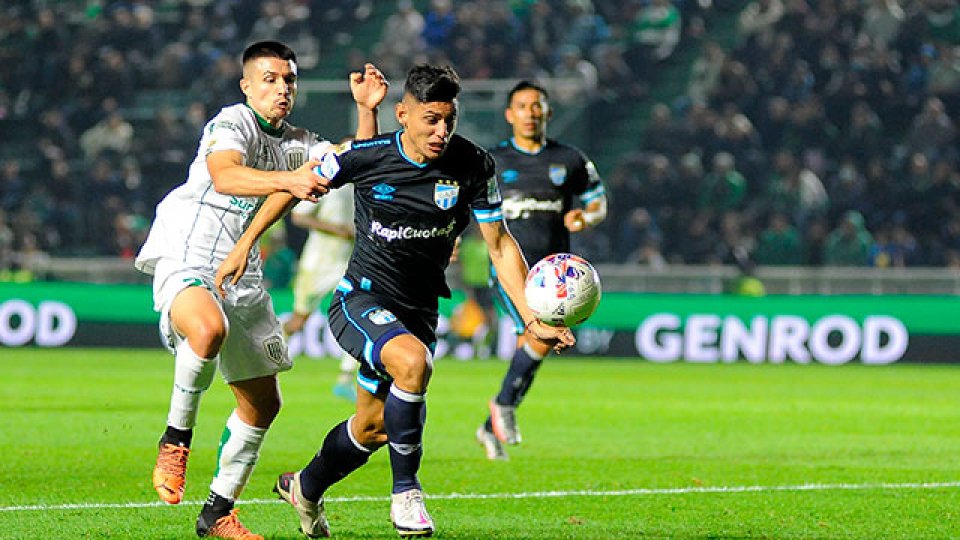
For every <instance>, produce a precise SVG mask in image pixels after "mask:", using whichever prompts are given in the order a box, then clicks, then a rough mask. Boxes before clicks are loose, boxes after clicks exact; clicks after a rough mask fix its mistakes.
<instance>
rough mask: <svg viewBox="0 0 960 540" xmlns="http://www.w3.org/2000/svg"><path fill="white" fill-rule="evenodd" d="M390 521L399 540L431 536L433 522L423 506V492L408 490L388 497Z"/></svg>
mask: <svg viewBox="0 0 960 540" xmlns="http://www.w3.org/2000/svg"><path fill="white" fill-rule="evenodd" d="M390 498H391V499H392V502H391V503H390V520H391V521H393V526H394V527H395V528H396V529H397V533H398V534H399V535H400V537H401V538H411V537H414V536H422V537H426V536H430V535H432V534H433V520H432V519H430V514H428V513H427V507H426V506H424V504H423V492H422V491H420V490H419V489H409V490H407V491H404V492H403V493H394V494H393V495H391V496H390Z"/></svg>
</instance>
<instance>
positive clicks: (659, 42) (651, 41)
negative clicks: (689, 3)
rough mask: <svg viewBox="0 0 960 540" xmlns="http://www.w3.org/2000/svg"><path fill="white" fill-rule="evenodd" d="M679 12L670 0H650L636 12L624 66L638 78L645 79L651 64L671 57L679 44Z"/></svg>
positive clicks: (630, 30)
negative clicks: (628, 67)
mask: <svg viewBox="0 0 960 540" xmlns="http://www.w3.org/2000/svg"><path fill="white" fill-rule="evenodd" d="M681 23H682V21H681V20H680V11H679V10H678V9H677V8H676V6H674V5H673V4H672V3H671V2H670V0H650V2H649V3H647V4H645V5H643V6H642V7H641V8H640V10H639V11H638V12H637V14H636V17H635V18H634V19H633V21H632V24H631V26H630V28H629V35H630V45H629V47H628V49H627V53H626V55H627V63H629V64H630V67H631V68H632V69H633V72H634V73H637V74H638V75H640V76H641V77H644V76H648V74H649V73H650V72H651V71H652V68H653V65H654V64H656V63H657V62H662V61H664V60H666V59H667V58H670V56H671V55H672V54H673V51H674V49H676V47H677V43H679V42H680V30H681V27H682V24H681Z"/></svg>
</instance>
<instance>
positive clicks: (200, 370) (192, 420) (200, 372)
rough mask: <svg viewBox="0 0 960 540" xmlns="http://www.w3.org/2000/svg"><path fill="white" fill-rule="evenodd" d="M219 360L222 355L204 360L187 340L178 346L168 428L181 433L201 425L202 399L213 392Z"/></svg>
mask: <svg viewBox="0 0 960 540" xmlns="http://www.w3.org/2000/svg"><path fill="white" fill-rule="evenodd" d="M219 360H220V356H219V355H217V356H215V357H213V358H210V359H206V358H201V357H200V356H198V355H197V353H195V352H193V349H191V348H190V344H189V343H188V342H187V340H185V339H184V340H181V341H180V343H178V344H177V354H176V360H175V364H176V366H175V368H174V373H173V394H172V395H171V396H170V412H169V414H168V415H167V425H169V426H172V427H175V428H177V429H193V426H195V425H196V424H197V411H198V410H199V409H200V397H201V396H203V392H204V391H205V390H206V389H207V388H210V383H211V382H213V376H214V374H216V372H217V364H218V363H219Z"/></svg>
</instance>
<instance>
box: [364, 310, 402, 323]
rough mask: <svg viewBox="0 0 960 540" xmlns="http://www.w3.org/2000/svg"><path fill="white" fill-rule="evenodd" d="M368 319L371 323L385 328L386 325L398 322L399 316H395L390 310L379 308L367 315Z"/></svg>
mask: <svg viewBox="0 0 960 540" xmlns="http://www.w3.org/2000/svg"><path fill="white" fill-rule="evenodd" d="M367 318H368V319H370V322H372V323H373V324H376V325H378V326H383V325H384V324H390V323H392V322H394V321H396V320H397V316H396V315H394V314H393V313H392V312H391V311H390V310H389V309H384V308H377V309H375V310H373V311H371V312H370V314H369V315H367Z"/></svg>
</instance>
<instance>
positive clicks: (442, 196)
mask: <svg viewBox="0 0 960 540" xmlns="http://www.w3.org/2000/svg"><path fill="white" fill-rule="evenodd" d="M401 133H402V131H396V132H393V133H388V134H384V135H380V136H378V137H375V138H373V139H369V140H364V141H355V142H352V143H345V144H343V145H341V146H339V147H337V149H336V150H335V151H334V152H331V153H329V154H327V155H326V156H324V158H323V160H322V162H321V165H320V173H321V174H322V175H323V176H325V177H327V178H329V179H330V180H331V185H332V186H333V187H339V186H342V185H344V184H346V183H352V184H353V185H354V207H355V209H356V216H355V218H354V223H355V225H356V230H357V237H356V242H355V244H354V248H353V254H352V256H351V257H350V262H349V264H348V266H347V271H346V277H347V278H349V279H350V280H351V281H352V282H353V283H355V284H358V286H359V287H360V288H362V289H365V290H369V291H371V292H373V293H375V294H379V295H384V296H386V297H388V298H390V299H391V300H392V301H394V302H398V303H399V304H401V305H403V306H407V307H412V308H421V309H433V310H435V309H436V308H437V299H438V297H441V296H442V297H446V298H449V297H450V289H449V287H448V286H447V283H446V279H445V276H444V271H445V270H446V268H447V265H448V264H449V262H450V255H451V253H452V252H453V246H454V242H455V240H456V238H457V236H459V235H460V233H461V232H463V230H464V228H466V226H467V225H468V223H469V221H470V214H471V213H472V214H473V215H474V217H475V218H476V220H477V221H479V222H490V221H499V220H501V219H502V217H503V216H502V213H501V200H500V192H499V190H498V186H497V180H496V177H495V175H494V164H493V158H492V157H491V156H490V154H489V153H487V151H486V150H484V149H483V148H480V147H479V146H477V145H476V144H474V143H472V142H471V141H469V140H467V139H465V138H464V137H461V136H459V135H456V134H454V135H453V136H452V137H451V139H450V142H449V144H448V146H447V149H446V151H445V152H444V153H443V155H441V156H440V158H438V159H436V160H434V161H432V162H430V163H423V164H421V163H417V162H415V161H413V160H411V159H410V158H408V157H407V156H406V155H405V154H404V153H403V148H402V147H401V144H400V134H401Z"/></svg>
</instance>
